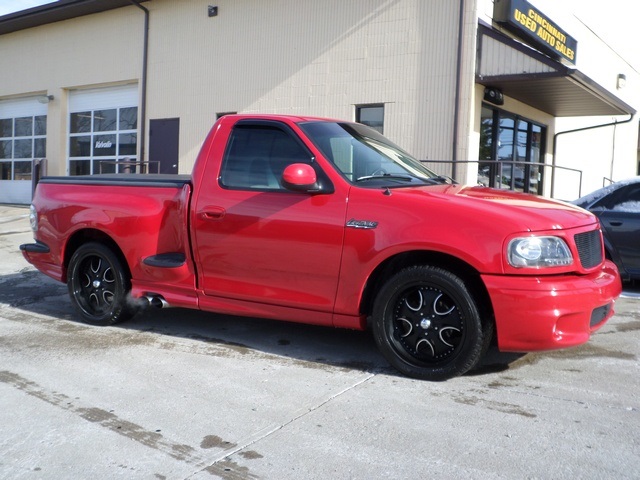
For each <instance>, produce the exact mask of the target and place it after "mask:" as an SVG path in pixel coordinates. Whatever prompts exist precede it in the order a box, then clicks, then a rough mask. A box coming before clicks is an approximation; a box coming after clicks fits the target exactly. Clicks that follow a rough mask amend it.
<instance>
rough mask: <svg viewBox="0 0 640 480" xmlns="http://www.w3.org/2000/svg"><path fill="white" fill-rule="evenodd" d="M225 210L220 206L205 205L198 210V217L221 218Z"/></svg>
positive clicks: (205, 218)
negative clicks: (204, 207)
mask: <svg viewBox="0 0 640 480" xmlns="http://www.w3.org/2000/svg"><path fill="white" fill-rule="evenodd" d="M225 213H226V210H225V209H224V208H222V207H207V208H206V209H204V210H203V211H201V212H200V214H199V215H200V218H201V219H202V220H222V219H223V218H224V215H225Z"/></svg>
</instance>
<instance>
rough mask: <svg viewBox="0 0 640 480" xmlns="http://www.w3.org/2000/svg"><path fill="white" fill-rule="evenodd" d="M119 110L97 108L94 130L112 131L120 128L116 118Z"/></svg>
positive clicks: (94, 116) (94, 117) (94, 113)
mask: <svg viewBox="0 0 640 480" xmlns="http://www.w3.org/2000/svg"><path fill="white" fill-rule="evenodd" d="M117 118H118V111H117V110H116V109H112V110H96V111H95V112H93V131H94V132H112V131H115V130H118V126H117V124H116V119H117Z"/></svg>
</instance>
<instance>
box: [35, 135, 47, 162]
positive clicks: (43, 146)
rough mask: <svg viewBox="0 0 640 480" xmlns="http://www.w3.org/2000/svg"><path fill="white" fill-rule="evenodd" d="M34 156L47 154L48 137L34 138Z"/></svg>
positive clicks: (39, 156)
mask: <svg viewBox="0 0 640 480" xmlns="http://www.w3.org/2000/svg"><path fill="white" fill-rule="evenodd" d="M33 150H34V152H33V157H34V158H44V157H46V156H47V139H46V138H36V139H34V140H33Z"/></svg>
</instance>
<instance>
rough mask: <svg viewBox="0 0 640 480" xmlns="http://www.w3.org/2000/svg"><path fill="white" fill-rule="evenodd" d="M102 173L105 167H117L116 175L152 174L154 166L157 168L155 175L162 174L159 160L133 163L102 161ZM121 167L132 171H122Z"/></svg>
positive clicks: (133, 161)
mask: <svg viewBox="0 0 640 480" xmlns="http://www.w3.org/2000/svg"><path fill="white" fill-rule="evenodd" d="M99 164H100V173H103V171H102V167H103V165H104V166H106V165H115V166H116V167H117V168H116V170H117V172H116V173H151V168H149V167H150V166H151V165H152V164H153V165H154V166H155V173H160V162H159V161H158V160H154V161H146V162H136V161H135V160H132V161H122V160H121V161H117V160H100V162H99ZM120 167H124V169H125V170H126V169H129V170H132V171H128V172H127V171H124V172H123V171H122V169H121V168H120Z"/></svg>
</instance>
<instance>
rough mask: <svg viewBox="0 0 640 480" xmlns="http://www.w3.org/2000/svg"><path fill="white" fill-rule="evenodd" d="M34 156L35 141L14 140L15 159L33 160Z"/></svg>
mask: <svg viewBox="0 0 640 480" xmlns="http://www.w3.org/2000/svg"><path fill="white" fill-rule="evenodd" d="M32 156H33V140H32V139H31V138H30V139H28V140H14V141H13V158H31V157H32Z"/></svg>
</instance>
